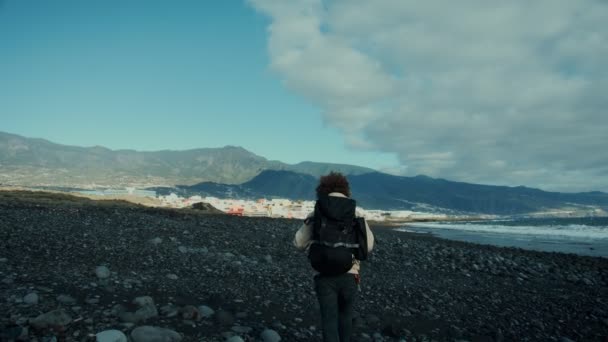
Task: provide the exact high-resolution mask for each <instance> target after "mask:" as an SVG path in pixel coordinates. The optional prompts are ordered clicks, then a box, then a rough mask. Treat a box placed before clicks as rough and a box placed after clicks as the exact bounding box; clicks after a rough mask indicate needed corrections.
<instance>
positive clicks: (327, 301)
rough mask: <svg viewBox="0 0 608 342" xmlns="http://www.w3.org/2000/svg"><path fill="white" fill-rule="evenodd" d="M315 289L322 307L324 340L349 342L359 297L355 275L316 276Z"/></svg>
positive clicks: (326, 341)
mask: <svg viewBox="0 0 608 342" xmlns="http://www.w3.org/2000/svg"><path fill="white" fill-rule="evenodd" d="M315 291H316V292H317V298H318V299H319V305H320V308H321V328H322V329H323V341H324V342H349V341H350V336H351V334H352V330H353V313H354V304H355V299H356V298H357V284H356V282H355V276H354V274H351V273H345V274H341V275H338V276H323V275H317V276H315Z"/></svg>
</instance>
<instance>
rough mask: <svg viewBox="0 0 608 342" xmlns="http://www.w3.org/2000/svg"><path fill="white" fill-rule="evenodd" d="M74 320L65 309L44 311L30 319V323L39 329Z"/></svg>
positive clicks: (65, 323)
mask: <svg viewBox="0 0 608 342" xmlns="http://www.w3.org/2000/svg"><path fill="white" fill-rule="evenodd" d="M70 322H72V317H71V316H70V315H68V314H67V313H66V312H65V311H64V310H62V309H59V310H53V311H49V312H47V313H43V314H42V315H39V316H38V317H36V318H34V319H33V320H31V321H30V324H31V325H32V326H33V327H34V328H37V329H43V328H46V327H49V326H65V325H68V324H69V323H70Z"/></svg>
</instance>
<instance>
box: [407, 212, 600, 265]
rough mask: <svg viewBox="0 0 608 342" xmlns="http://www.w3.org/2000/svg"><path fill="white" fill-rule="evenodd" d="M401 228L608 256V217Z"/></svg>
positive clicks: (456, 237) (486, 242)
mask: <svg viewBox="0 0 608 342" xmlns="http://www.w3.org/2000/svg"><path fill="white" fill-rule="evenodd" d="M399 230H402V231H410V232H416V233H430V234H433V235H436V236H438V237H441V238H445V239H451V240H459V241H468V242H474V243H480V244H488V245H495V246H503V247H518V248H523V249H530V250H537V251H548V252H562V253H574V254H579V255H590V256H600V257H606V258H608V217H586V218H551V219H502V220H489V221H470V222H462V221H461V222H433V223H408V224H407V225H405V226H404V227H402V228H399Z"/></svg>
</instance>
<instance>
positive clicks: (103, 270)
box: [95, 266, 110, 279]
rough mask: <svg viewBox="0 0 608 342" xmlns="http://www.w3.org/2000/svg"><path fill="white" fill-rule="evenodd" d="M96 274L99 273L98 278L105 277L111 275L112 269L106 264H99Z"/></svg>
mask: <svg viewBox="0 0 608 342" xmlns="http://www.w3.org/2000/svg"><path fill="white" fill-rule="evenodd" d="M95 275H97V278H99V279H105V278H108V277H110V269H108V268H107V267H106V266H97V267H96V268H95Z"/></svg>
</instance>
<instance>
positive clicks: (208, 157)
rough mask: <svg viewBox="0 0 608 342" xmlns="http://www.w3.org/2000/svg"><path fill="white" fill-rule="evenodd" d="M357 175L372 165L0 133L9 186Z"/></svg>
mask: <svg viewBox="0 0 608 342" xmlns="http://www.w3.org/2000/svg"><path fill="white" fill-rule="evenodd" d="M330 169H331V170H336V171H341V172H344V173H345V174H361V173H366V172H370V171H371V169H369V168H364V167H359V166H353V165H338V164H323V163H313V162H304V163H299V164H296V165H290V164H285V163H282V162H280V161H273V160H267V159H266V158H264V157H260V156H258V155H256V154H254V153H251V152H249V151H247V150H245V149H244V148H242V147H235V146H226V147H222V148H199V149H193V150H187V151H155V152H138V151H134V150H110V149H107V148H105V147H100V146H95V147H77V146H66V145H59V144H55V143H52V142H50V141H47V140H43V139H31V138H25V137H22V136H19V135H15V134H9V133H3V132H0V183H1V184H9V185H24V186H33V185H45V186H67V187H91V186H95V185H97V186H106V187H113V186H139V187H143V186H158V185H166V186H173V185H176V184H184V185H189V184H197V183H200V182H205V181H207V182H217V183H224V184H241V183H243V182H246V181H248V180H250V179H252V178H253V177H255V176H256V175H258V174H259V173H260V172H261V171H262V170H290V171H294V172H299V173H303V174H309V175H313V176H317V177H318V176H319V175H321V174H323V173H326V172H327V171H328V170H330Z"/></svg>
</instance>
